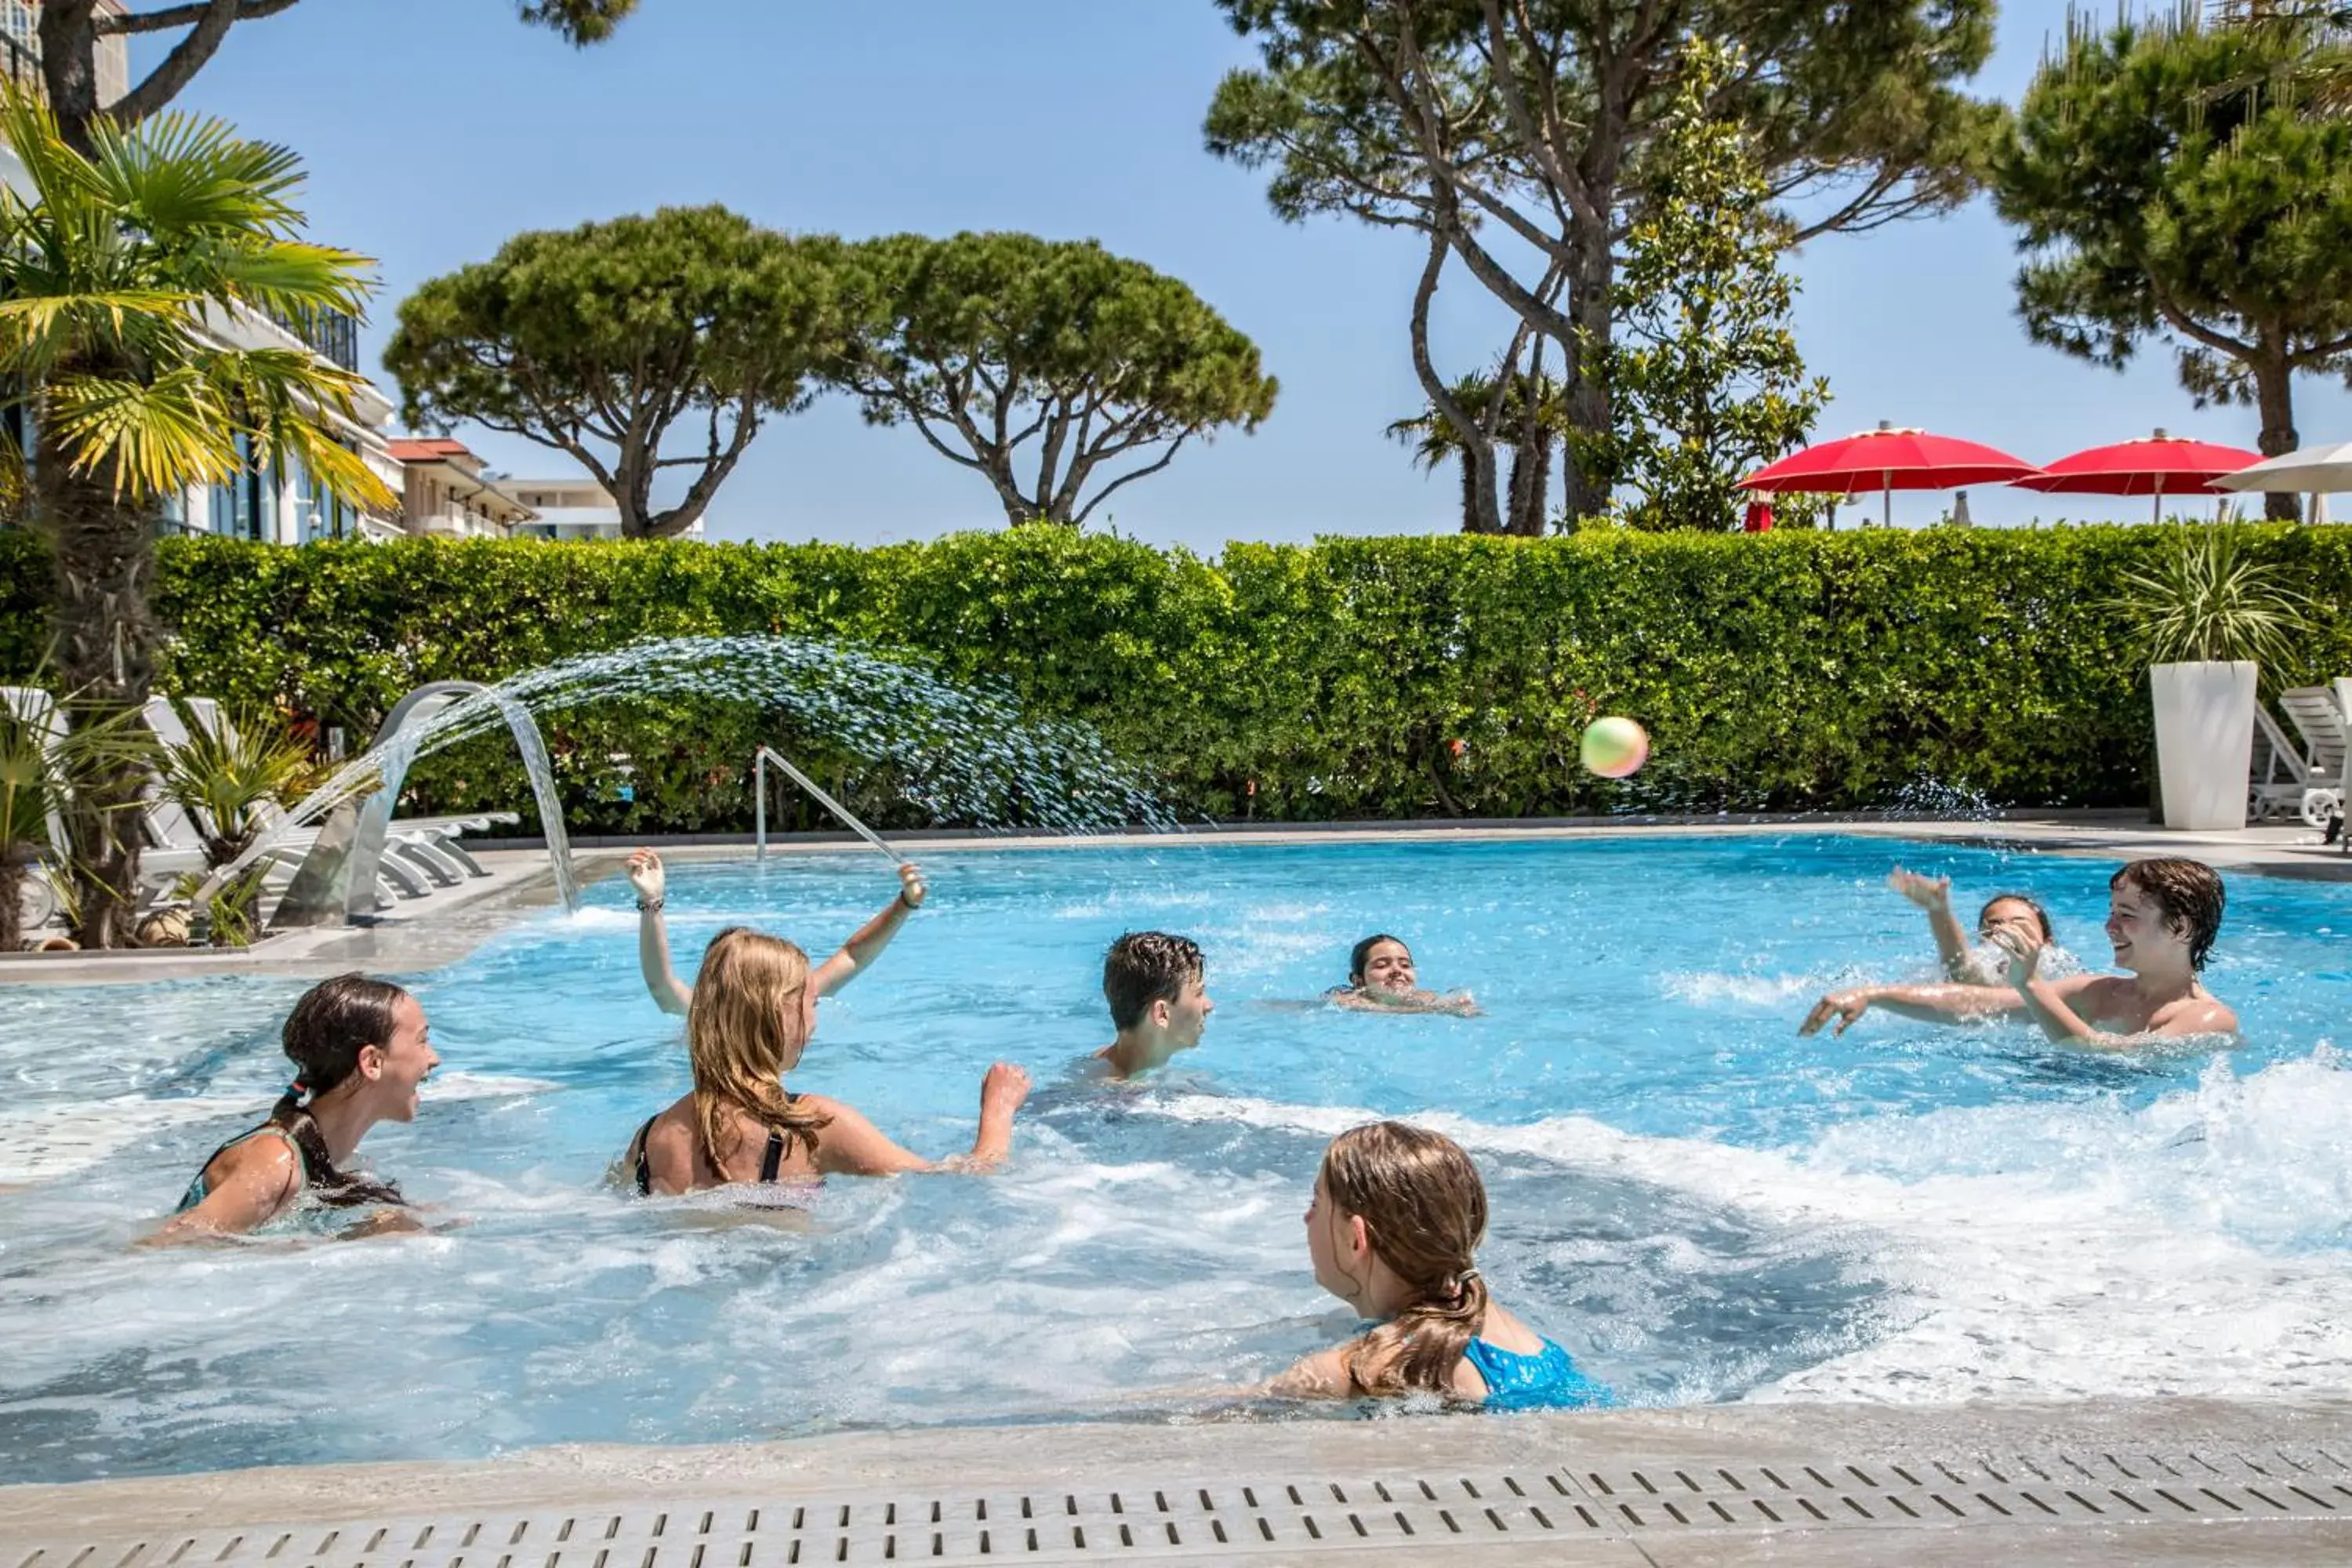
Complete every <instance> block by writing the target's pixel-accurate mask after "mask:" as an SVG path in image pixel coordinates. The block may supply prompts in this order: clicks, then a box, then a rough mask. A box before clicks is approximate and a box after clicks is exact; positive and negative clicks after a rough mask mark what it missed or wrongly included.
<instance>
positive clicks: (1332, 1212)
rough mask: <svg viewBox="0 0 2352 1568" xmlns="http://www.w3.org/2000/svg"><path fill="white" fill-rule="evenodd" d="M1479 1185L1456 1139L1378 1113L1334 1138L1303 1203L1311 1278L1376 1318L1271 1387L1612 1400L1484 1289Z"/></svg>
mask: <svg viewBox="0 0 2352 1568" xmlns="http://www.w3.org/2000/svg"><path fill="white" fill-rule="evenodd" d="M1485 1238H1486V1185H1485V1184H1484V1183H1482V1182H1480V1181H1479V1179H1478V1168H1477V1167H1476V1166H1475V1165H1473V1164H1472V1163H1470V1156H1469V1155H1467V1154H1465V1153H1464V1152H1462V1148H1461V1146H1460V1145H1459V1144H1457V1143H1455V1142H1454V1141H1453V1140H1452V1139H1450V1138H1445V1137H1442V1136H1440V1135H1439V1134H1437V1133H1435V1132H1426V1131H1422V1130H1421V1129H1420V1128H1418V1127H1408V1126H1406V1125H1405V1124H1404V1123H1402V1122H1401V1121H1376V1122H1373V1123H1371V1124H1370V1125H1368V1126H1363V1127H1358V1128H1353V1129H1351V1130H1349V1131H1346V1132H1342V1133H1341V1134H1339V1137H1337V1138H1334V1139H1333V1140H1332V1141H1331V1146H1330V1148H1328V1150H1326V1151H1325V1152H1324V1154H1323V1168H1322V1170H1321V1171H1320V1172H1319V1173H1317V1175H1316V1178H1315V1201H1314V1202H1313V1203H1312V1204H1311V1205H1308V1206H1307V1255H1308V1256H1309V1257H1310V1258H1313V1259H1314V1262H1315V1282H1316V1283H1317V1284H1318V1285H1320V1286H1322V1287H1323V1289H1326V1290H1328V1291H1330V1292H1331V1294H1333V1295H1334V1296H1337V1297H1339V1299H1340V1300H1343V1301H1345V1302H1347V1303H1348V1304H1349V1306H1351V1307H1353V1308H1355V1309H1356V1310H1357V1311H1358V1312H1360V1313H1361V1314H1362V1315H1363V1316H1364V1317H1365V1318H1367V1319H1370V1320H1373V1326H1372V1328H1371V1329H1370V1331H1367V1332H1365V1333H1363V1334H1360V1335H1359V1336H1357V1337H1356V1338H1355V1339H1352V1340H1349V1342H1347V1343H1345V1344H1341V1345H1334V1346H1333V1347H1331V1348H1330V1349H1329V1350H1327V1351H1318V1352H1316V1353H1315V1354H1313V1355H1311V1356H1308V1357H1307V1359H1306V1360H1305V1361H1302V1362H1300V1363H1298V1364H1297V1366H1294V1367H1292V1368H1291V1369H1290V1370H1289V1371H1288V1372H1286V1373H1283V1375H1282V1376H1280V1377H1278V1378H1276V1379H1275V1381H1274V1382H1273V1384H1271V1385H1269V1389H1268V1392H1270V1393H1272V1394H1276V1395H1277V1396H1282V1397H1289V1398H1301V1399H1314V1398H1324V1399H1353V1398H1362V1397H1365V1396H1367V1395H1369V1396H1372V1397H1381V1396H1384V1395H1390V1394H1412V1393H1428V1394H1437V1395H1439V1396H1441V1397H1443V1398H1447V1399H1454V1400H1460V1401H1462V1402H1464V1403H1466V1404H1475V1405H1484V1406H1486V1408H1487V1409H1489V1410H1535V1409H1553V1410H1559V1409H1573V1408H1578V1407H1582V1406H1591V1405H1610V1404H1613V1403H1614V1400H1613V1399H1612V1397H1611V1395H1610V1393H1609V1391H1608V1390H1607V1389H1606V1388H1603V1387H1602V1386H1601V1384H1597V1383H1594V1382H1593V1381H1592V1380H1591V1379H1590V1378H1588V1377H1586V1376H1585V1375H1584V1373H1581V1372H1580V1371H1578V1370H1577V1367H1576V1363H1574V1362H1572V1361H1570V1359H1569V1355H1568V1352H1566V1351H1564V1350H1562V1349H1560V1347H1559V1345H1557V1344H1554V1343H1553V1342H1551V1341H1549V1340H1548V1339H1546V1338H1544V1337H1543V1336H1542V1335H1541V1334H1538V1333H1537V1332H1536V1331H1534V1330H1533V1329H1531V1328H1529V1327H1528V1325H1527V1324H1525V1323H1523V1322H1521V1321H1519V1320H1518V1318H1517V1316H1515V1315H1514V1314H1512V1313H1510V1312H1508V1311H1506V1310H1504V1309H1503V1308H1502V1307H1501V1306H1500V1305H1499V1304H1497V1303H1496V1301H1495V1300H1494V1298H1493V1297H1491V1296H1490V1295H1488V1294H1487V1291H1486V1281H1485V1280H1484V1279H1480V1278H1479V1275H1478V1269H1477V1266H1476V1263H1475V1254H1476V1252H1477V1248H1478V1243H1479V1242H1480V1241H1482V1240H1484V1239H1485Z"/></svg>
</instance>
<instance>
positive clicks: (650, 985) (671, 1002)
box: [629, 849, 929, 1018]
mask: <svg viewBox="0 0 2352 1568" xmlns="http://www.w3.org/2000/svg"><path fill="white" fill-rule="evenodd" d="M629 886H631V887H632V888H635V889H636V890H637V967H638V968H639V969H640V970H641V971H642V972H643V973H644V974H645V977H646V991H647V992H648V993H649V994H651V995H652V996H653V999H654V1005H656V1006H657V1007H659V1008H660V1009H661V1010H662V1011H663V1012H665V1013H671V1014H675V1015H677V1016H679V1017H681V1018H682V1017H685V1016H687V1009H688V1006H689V1005H691V1004H692V1002H693V1000H694V987H693V986H691V985H688V984H687V983H686V982H685V981H683V980H680V979H679V978H678V977H677V972H676V971H674V970H673V969H671V967H670V962H669V929H668V927H667V926H666V925H665V924H663V922H662V904H663V901H664V898H663V896H664V893H665V891H666V889H667V877H666V875H665V874H664V872H663V870H662V863H661V857H660V856H659V855H656V854H655V853H654V852H653V851H652V850H650V849H640V850H638V851H637V852H636V853H635V854H633V855H631V856H630V857H629ZM928 894H929V889H928V888H927V887H926V886H925V885H924V883H923V868H921V867H920V866H918V865H916V864H915V863H914V862H913V861H911V860H908V861H906V862H903V863H902V864H901V865H900V866H899V867H898V897H897V898H895V899H893V900H890V901H889V902H888V903H887V904H886V905H884V906H883V908H882V912H881V913H880V914H878V915H876V916H875V917H874V918H873V919H872V920H870V921H866V923H865V924H864V925H862V926H860V927H858V928H857V933H856V935H855V936H853V937H851V938H850V939H849V940H848V941H847V942H844V943H842V944H841V951H839V952H835V954H834V955H833V956H832V957H831V958H828V959H826V960H825V961H824V963H822V964H819V965H818V966H817V971H816V977H815V990H816V994H817V995H818V996H820V997H823V996H830V995H832V994H834V993H835V992H836V991H838V990H840V989H841V988H842V987H843V986H845V985H846V984H849V983H850V982H851V981H852V980H854V979H856V977H857V976H858V974H859V973H862V972H863V971H864V970H865V969H866V966H867V965H868V964H870V963H873V962H874V961H875V960H876V959H877V958H879V957H880V956H881V955H882V950H883V949H884V948H886V947H887V946H889V945H890V939H891V938H892V937H894V936H897V935H898V928H899V927H900V926H902V925H905V924H906V923H907V917H908V915H910V914H913V913H914V912H915V911H916V910H919V909H921V908H922V907H923V900H924V898H925V897H926V896H927V895H928Z"/></svg>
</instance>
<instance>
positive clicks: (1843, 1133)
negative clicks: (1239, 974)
mask: <svg viewBox="0 0 2352 1568" xmlns="http://www.w3.org/2000/svg"><path fill="white" fill-rule="evenodd" d="M1160 1109H1161V1110H1162V1111H1163V1112H1164V1113H1165V1114H1168V1115H1171V1116H1174V1117H1179V1118H1182V1119H1187V1120H1194V1121H1236V1122H1241V1123H1244V1124H1248V1125H1253V1126H1258V1127H1268V1128H1281V1129H1285V1130H1288V1131H1305V1132H1311V1133H1314V1134H1317V1135H1318V1136H1328V1135H1330V1134H1333V1133H1336V1132H1339V1131H1342V1130H1344V1129H1345V1128H1347V1127H1349V1126H1353V1125H1355V1124H1357V1123H1358V1122H1360V1121H1366V1120H1369V1119H1370V1113H1368V1112H1365V1111H1361V1110H1349V1109H1342V1108H1314V1107H1300V1106H1290V1105H1283V1104H1277V1103H1274V1102H1269V1101H1265V1100H1213V1099H1210V1098H1208V1097H1202V1096H1193V1097H1187V1098H1184V1099H1181V1100H1173V1101H1171V1102H1168V1103H1167V1104H1165V1105H1163V1106H1162V1107H1160ZM1411 1120H1412V1121H1416V1122H1419V1123H1421V1124H1423V1125H1425V1126H1428V1127H1431V1128H1433V1129H1435V1130H1437V1131H1443V1132H1445V1133H1446V1134H1448V1135H1449V1136H1451V1137H1454V1138H1455V1139H1456V1140H1457V1141H1459V1142H1462V1143H1463V1144H1464V1145H1465V1147H1468V1148H1471V1149H1473V1150H1475V1151H1478V1152H1483V1153H1487V1154H1504V1153H1508V1154H1516V1155H1527V1156H1532V1157H1536V1158H1538V1159H1542V1160H1545V1161H1549V1162H1551V1163H1556V1164H1559V1165H1562V1166H1566V1167H1570V1168H1575V1169H1580V1170H1585V1171H1591V1172H1606V1173H1619V1174H1626V1175H1631V1176H1634V1177H1636V1178H1638V1179H1640V1180H1641V1181H1643V1182H1646V1183H1653V1184H1658V1185H1660V1186H1664V1187H1667V1188H1671V1189H1674V1190H1676V1191H1680V1192H1684V1193H1686V1194H1691V1195H1692V1196H1694V1197H1696V1198H1697V1199H1699V1200H1700V1201H1701V1202H1703V1203H1705V1204H1707V1205H1725V1206H1729V1207H1735V1208H1738V1209H1740V1210H1744V1211H1746V1212H1748V1213H1750V1214H1754V1215H1761V1216H1765V1217H1768V1218H1769V1219H1770V1220H1771V1221H1773V1222H1775V1223H1777V1224H1780V1225H1786V1226H1796V1227H1800V1228H1801V1229H1803V1230H1811V1231H1818V1232H1822V1233H1825V1234H1833V1235H1834V1236H1835V1237H1837V1238H1838V1239H1837V1241H1836V1242H1835V1244H1834V1245H1837V1246H1841V1247H1842V1246H1847V1245H1852V1244H1853V1243H1854V1241H1855V1239H1856V1238H1860V1244H1861V1245H1863V1246H1864V1247H1866V1248H1867V1251H1868V1254H1869V1257H1868V1263H1869V1266H1870V1267H1871V1268H1873V1269H1874V1270H1875V1271H1877V1272H1878V1273H1880V1274H1882V1275H1883V1276H1884V1277H1885V1279H1888V1280H1889V1281H1890V1282H1891V1283H1892V1284H1893V1285H1894V1286H1895V1289H1896V1292H1897V1298H1898V1300H1897V1303H1896V1304H1895V1305H1894V1306H1892V1307H1891V1308H1890V1310H1888V1312H1887V1313H1885V1315H1884V1321H1882V1323H1881V1324H1880V1325H1879V1327H1880V1328H1881V1329H1882V1330H1883V1332H1880V1333H1878V1334H1876V1335H1874V1337H1872V1338H1870V1339H1869V1341H1868V1342H1865V1343H1860V1344H1856V1345H1853V1346H1852V1347H1851V1348H1847V1349H1844V1350H1843V1352H1841V1353H1837V1354H1833V1355H1830V1356H1828V1357H1827V1358H1826V1359H1823V1360H1821V1361H1819V1362H1818V1363H1816V1364H1813V1365H1811V1366H1809V1367H1807V1368H1805V1369H1804V1370H1802V1371H1800V1372H1797V1373H1793V1374H1791V1375H1788V1376H1785V1377H1782V1378H1780V1379H1779V1380H1777V1381H1775V1382H1774V1383H1772V1384H1769V1385H1768V1386H1766V1387H1764V1388H1761V1389H1759V1390H1757V1391H1755V1392H1754V1393H1753V1394H1750V1395H1749V1397H1752V1398H1757V1399H1821V1398H1834V1399H1873V1400H1902V1401H1911V1400H1953V1399H1972V1398H1999V1397H2036V1398H2048V1397H2061V1396H2090V1395H2101V1394H2114V1395H2132V1394H2214V1395H2232V1396H2238V1397H2244V1396H2248V1395H2263V1394H2271V1395H2278V1396H2291V1395H2298V1394H2313V1393H2321V1392H2328V1391H2332V1390H2335V1389H2336V1388H2339V1387H2340V1385H2341V1376H2340V1371H2341V1367H2342V1366H2343V1364H2344V1363H2346V1362H2347V1360H2352V1318H2347V1315H2346V1314H2345V1313H2344V1312H2343V1311H2342V1310H2341V1300H2342V1297H2343V1292H2344V1288H2345V1279H2346V1271H2347V1270H2346V1264H2347V1256H2346V1254H2347V1248H2352V1218H2347V1215H2352V1162H2347V1159H2346V1152H2347V1149H2352V1072H2347V1071H2345V1070H2342V1064H2341V1063H2340V1061H2339V1060H2338V1058H2337V1057H2336V1053H2335V1052H2334V1051H2332V1050H2329V1049H2326V1048H2323V1049H2321V1050H2320V1051H2318V1052H2315V1054H2314V1055H2312V1056H2311V1057H2308V1058H2301V1059H2297V1060H2291V1061H2285V1062H2281V1063H2277V1064H2274V1065H2273V1066H2271V1067H2268V1068H2263V1069H2262V1070H2261V1071H2259V1072H2256V1073H2253V1074H2252V1075H2251V1076H2249V1077H2245V1078H2240V1077H2238V1076H2237V1075H2236V1074H2234V1073H2233V1072H2232V1071H2231V1068H2230V1067H2229V1066H2228V1064H2227V1063H2226V1061H2221V1060H2217V1061H2216V1063H2215V1064H2214V1066H2213V1067H2212V1068H2210V1069H2209V1070H2208V1072H2207V1073H2206V1074H2205V1076H2204V1078H2203V1079H2202V1080H2201V1081H2200V1083H2199V1084H2198V1085H2197V1087H2196V1088H2195V1089H2190V1090H2187V1091H2184V1092H2181V1093H2177V1094H2170V1095H2166V1096H2164V1097H2162V1098H2160V1099H2158V1100H2156V1101H2155V1102H2154V1103H2153V1104H2150V1105H2148V1106H2146V1107H2145V1108H2142V1109H2139V1110H2127V1109H2125V1108H2124V1107H2123V1106H2122V1105H2121V1103H2120V1102H2119V1101H2118V1100H2116V1098H2114V1097H2103V1098H2101V1099H2099V1100H2091V1101H2084V1102H2075V1103H2070V1104H2055V1105H2053V1104H2046V1103H2045V1104H2007V1105H1999V1106H1992V1107H1979V1108H1966V1109H1951V1110H1939V1111H1934V1112H1930V1113H1927V1114H1926V1115H1920V1116H1901V1117H1885V1118H1876V1119H1871V1120H1866V1121H1858V1122H1853V1123H1848V1124H1846V1125H1843V1126H1841V1127H1838V1128H1835V1129H1832V1130H1831V1131H1829V1132H1827V1133H1826V1134H1825V1135H1824V1136H1823V1137H1822V1139H1821V1140H1820V1141H1819V1142H1817V1143H1816V1144H1815V1145H1814V1146H1812V1147H1811V1148H1810V1149H1803V1150H1756V1149H1742V1148H1737V1147H1732V1146H1728V1145H1725V1144H1721V1143H1716V1142H1709V1141H1706V1140H1702V1139H1689V1138H1657V1137H1643V1136H1640V1135H1637V1134H1633V1133H1627V1132H1622V1131H1617V1130H1616V1129H1613V1128H1611V1127H1609V1126H1607V1125H1606V1124H1604V1123H1601V1122H1600V1121H1593V1120H1591V1119H1590V1118H1585V1117H1577V1116H1568V1117H1554V1118H1549V1119H1547V1120H1545V1121H1537V1122H1532V1123H1528V1124H1527V1125H1524V1126H1496V1125H1491V1124H1486V1123H1482V1122H1478V1121H1473V1120H1471V1119H1468V1118H1465V1117H1460V1116H1453V1115H1447V1114H1443V1113H1433V1114H1430V1115H1426V1116H1416V1117H1413V1118H1412V1119H1411ZM2195 1130H2201V1136H2188V1137H2184V1132H2191V1131H2195Z"/></svg>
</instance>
